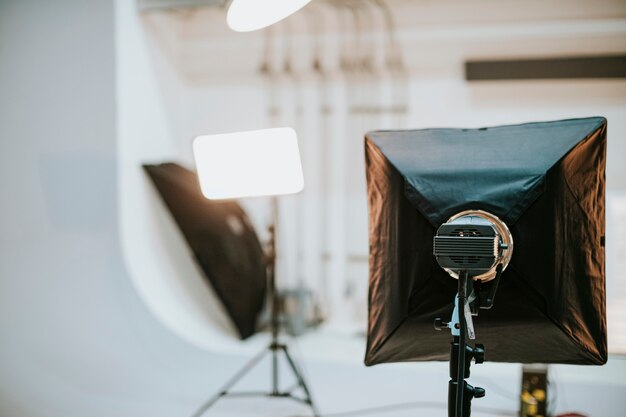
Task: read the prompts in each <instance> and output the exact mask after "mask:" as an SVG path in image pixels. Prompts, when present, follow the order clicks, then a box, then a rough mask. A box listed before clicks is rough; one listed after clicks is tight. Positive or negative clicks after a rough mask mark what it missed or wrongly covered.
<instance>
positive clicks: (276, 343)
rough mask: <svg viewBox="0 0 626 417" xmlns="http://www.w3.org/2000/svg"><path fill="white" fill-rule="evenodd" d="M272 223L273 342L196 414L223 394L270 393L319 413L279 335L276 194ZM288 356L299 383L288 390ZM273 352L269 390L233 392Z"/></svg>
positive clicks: (199, 413)
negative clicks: (283, 375) (283, 379)
mask: <svg viewBox="0 0 626 417" xmlns="http://www.w3.org/2000/svg"><path fill="white" fill-rule="evenodd" d="M272 217H273V222H272V225H270V226H269V228H268V229H269V242H268V246H269V248H268V254H267V274H268V287H269V302H270V331H271V335H272V336H271V337H272V338H271V341H270V344H269V345H268V346H267V347H266V348H265V349H263V350H262V351H261V352H260V353H259V354H258V355H257V356H255V357H254V358H252V359H251V360H250V361H249V362H248V363H247V364H246V365H245V366H244V367H243V368H241V370H240V371H239V372H237V373H236V374H235V375H234V376H233V377H232V378H231V379H230V380H229V381H228V382H227V383H226V384H225V385H224V386H223V387H222V389H221V390H220V391H218V392H217V393H216V394H215V395H214V396H213V397H211V398H210V399H209V400H208V401H207V402H206V403H204V404H203V405H202V406H201V407H200V408H199V409H198V410H197V411H196V412H195V413H194V414H193V415H192V417H200V416H202V415H203V414H204V413H205V412H206V411H207V410H208V409H209V408H211V407H212V406H213V405H214V404H215V403H216V402H217V401H219V400H220V399H221V398H222V397H227V396H228V397H270V398H289V399H292V400H295V401H298V402H301V403H303V404H306V405H308V406H309V407H310V408H311V411H312V412H313V416H314V417H317V416H318V415H319V414H318V412H317V409H316V407H315V404H314V403H313V399H312V397H311V392H310V390H309V388H308V386H307V384H306V381H305V379H304V376H303V375H302V372H301V371H300V369H299V368H298V366H297V365H296V363H295V361H294V360H293V358H292V356H291V355H290V354H289V350H288V349H287V345H285V344H282V343H280V339H279V330H280V323H279V317H278V316H279V309H280V308H279V297H278V295H277V292H276V279H275V269H276V226H275V225H276V223H277V220H278V202H277V200H276V197H272ZM281 353H282V354H283V355H284V356H285V359H286V360H287V364H288V365H289V369H290V370H291V372H292V373H293V375H294V376H295V378H296V383H295V385H293V386H292V387H290V388H289V389H287V390H281V389H280V384H279V356H280V354H281ZM268 355H271V358H272V368H271V369H272V370H271V384H272V386H271V390H270V391H269V392H264V391H246V392H230V390H231V388H233V386H235V384H236V383H237V382H239V381H240V380H241V379H242V378H243V377H244V376H246V374H248V372H250V371H251V370H252V369H254V367H255V366H256V365H257V364H258V363H259V362H260V361H261V360H262V359H263V358H265V357H266V356H268ZM297 389H301V390H302V394H303V396H298V395H295V394H294V391H296V390H297Z"/></svg>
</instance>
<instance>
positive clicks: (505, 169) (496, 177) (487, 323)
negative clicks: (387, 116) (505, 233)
mask: <svg viewBox="0 0 626 417" xmlns="http://www.w3.org/2000/svg"><path fill="white" fill-rule="evenodd" d="M365 148H366V164H367V186H368V198H369V216H370V288H369V326H368V340H367V352H366V357H365V363H366V364H367V365H374V364H378V363H384V362H402V361H427V360H447V359H448V357H449V341H450V337H451V336H450V332H449V331H442V332H438V331H435V330H434V328H433V320H434V319H435V318H436V317H441V318H442V319H443V320H444V321H448V320H449V319H450V317H451V314H452V310H453V301H454V295H455V294H456V288H457V280H455V279H453V278H451V277H450V276H449V275H448V274H447V273H446V272H445V271H443V270H442V269H441V268H440V267H439V266H438V265H437V263H436V261H435V259H434V256H433V255H432V242H433V236H434V234H435V231H436V229H437V228H438V227H439V225H441V224H442V223H444V222H445V221H446V220H447V219H448V218H449V217H450V216H452V215H454V214H456V213H458V212H460V211H462V210H467V209H480V210H485V211H489V212H491V213H493V214H495V215H496V216H498V217H500V218H501V219H502V220H503V221H505V222H506V224H507V225H508V227H509V228H510V229H511V233H512V235H513V240H514V249H513V258H512V259H511V263H510V265H509V267H508V268H507V269H506V270H505V271H504V273H503V276H502V280H501V282H500V287H499V289H498V293H497V294H496V298H495V305H494V307H493V308H492V309H491V310H481V311H480V313H479V316H478V317H477V318H475V320H474V326H475V328H476V335H477V340H476V342H477V343H483V344H484V345H485V346H486V349H487V355H486V357H487V360H489V361H496V362H520V363H533V362H542V363H572V364H603V363H605V362H606V359H607V347H606V319H605V277H604V233H605V220H604V219H605V216H604V189H605V158H606V120H605V119H604V118H601V117H594V118H586V119H575V120H562V121H556V122H542V123H529V124H522V125H515V126H501V127H490V128H481V129H428V130H414V131H383V132H372V133H368V134H367V135H366V139H365ZM487 285H490V284H487Z"/></svg>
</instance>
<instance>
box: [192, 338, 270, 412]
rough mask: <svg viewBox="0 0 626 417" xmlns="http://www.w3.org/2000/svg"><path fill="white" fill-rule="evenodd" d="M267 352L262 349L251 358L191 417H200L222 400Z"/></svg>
mask: <svg viewBox="0 0 626 417" xmlns="http://www.w3.org/2000/svg"><path fill="white" fill-rule="evenodd" d="M267 352H269V351H268V350H267V349H264V350H263V351H262V352H261V353H259V354H258V355H256V356H255V357H254V358H252V359H251V360H250V361H249V362H248V363H247V364H246V365H245V366H244V367H243V368H241V369H240V370H239V372H237V373H236V374H235V375H234V376H233V377H232V378H231V379H230V380H229V381H228V382H227V383H226V384H225V385H224V386H223V387H222V389H221V390H219V391H218V392H217V393H216V394H215V395H214V396H213V397H211V398H210V399H209V400H208V401H207V402H205V403H204V404H203V405H202V406H201V407H200V408H198V410H197V411H196V412H195V413H193V414H192V416H191V417H200V416H201V415H202V414H204V413H205V412H206V410H208V409H209V408H211V406H212V405H213V404H215V403H216V402H217V401H218V400H219V399H220V398H222V397H223V396H224V395H226V393H228V390H230V389H231V388H232V387H233V386H234V385H235V384H236V383H237V382H239V380H240V379H241V378H243V377H244V376H245V375H246V374H247V373H248V372H250V370H252V368H254V367H255V366H256V364H257V363H259V361H260V360H261V359H263V358H264V357H265V355H267Z"/></svg>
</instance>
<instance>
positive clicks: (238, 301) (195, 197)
mask: <svg viewBox="0 0 626 417" xmlns="http://www.w3.org/2000/svg"><path fill="white" fill-rule="evenodd" d="M144 169H145V170H146V172H147V173H148V175H149V176H150V178H151V179H152V181H153V182H154V185H155V186H156V188H157V190H158V192H159V194H160V195H161V197H162V198H163V201H164V202H165V204H166V205H167V207H168V209H169V210H170V212H171V213H172V216H173V217H174V220H175V221H176V223H177V224H178V226H179V227H180V230H181V231H182V233H183V235H184V237H185V239H186V241H187V243H188V244H189V247H190V248H191V251H192V252H193V254H194V256H195V258H196V260H197V262H198V264H199V265H200V267H201V268H202V270H203V272H204V274H205V276H206V278H207V280H208V282H209V283H210V284H211V286H212V287H213V289H214V290H215V292H216V294H217V296H218V297H219V298H220V300H221V301H222V303H223V305H224V308H225V309H226V312H227V313H228V315H229V316H230V318H231V319H232V321H233V323H234V324H235V327H236V328H237V330H238V332H239V334H240V336H241V338H246V337H248V336H250V335H252V334H254V333H255V331H256V324H257V319H258V317H259V314H260V313H261V311H262V309H263V306H264V301H265V290H266V285H267V281H266V264H265V257H264V253H263V248H262V247H261V244H260V243H259V239H258V237H257V235H256V233H255V231H254V228H253V226H252V224H251V223H250V220H249V219H248V216H247V215H246V213H245V212H244V211H243V209H242V208H241V207H240V206H239V204H237V203H236V202H234V201H211V200H207V199H206V198H205V197H204V196H203V195H202V193H201V191H200V185H199V183H198V178H197V176H196V174H195V173H194V172H193V171H190V170H188V169H186V168H183V167H181V166H180V165H177V164H173V163H165V164H160V165H144Z"/></svg>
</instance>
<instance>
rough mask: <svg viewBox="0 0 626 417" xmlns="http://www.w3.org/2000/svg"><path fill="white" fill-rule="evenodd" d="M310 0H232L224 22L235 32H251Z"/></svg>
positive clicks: (276, 21)
mask: <svg viewBox="0 0 626 417" xmlns="http://www.w3.org/2000/svg"><path fill="white" fill-rule="evenodd" d="M310 1H311V0H233V1H232V3H231V4H230V7H229V8H228V13H227V15H226V23H228V27H230V28H231V29H232V30H234V31H236V32H251V31H253V30H258V29H263V28H265V27H268V26H271V25H273V24H274V23H278V22H280V21H281V20H283V19H284V18H286V17H288V16H291V15H292V14H294V13H295V12H297V11H298V10H300V9H301V8H303V7H304V6H306V5H307V4H308V3H309V2H310Z"/></svg>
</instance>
